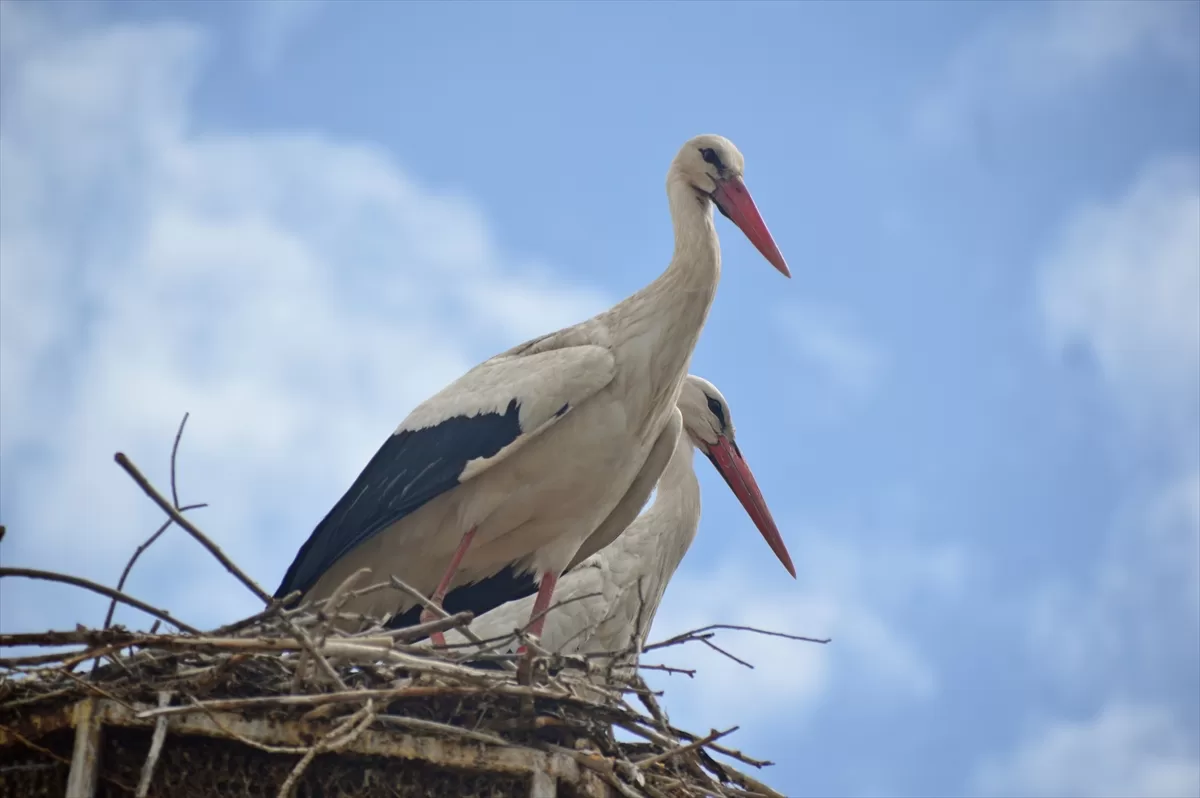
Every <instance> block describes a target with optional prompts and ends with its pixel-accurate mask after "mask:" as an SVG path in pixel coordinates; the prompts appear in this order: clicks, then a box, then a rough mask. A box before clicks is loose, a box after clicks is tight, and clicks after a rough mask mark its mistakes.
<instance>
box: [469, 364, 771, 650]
mask: <svg viewBox="0 0 1200 798" xmlns="http://www.w3.org/2000/svg"><path fill="white" fill-rule="evenodd" d="M676 420H677V421H680V420H681V421H682V427H683V434H681V435H679V436H678V438H677V442H676V445H675V447H674V451H673V455H672V457H671V458H670V462H669V463H668V464H667V466H666V469H665V470H664V471H663V472H662V477H661V479H660V480H659V482H658V495H657V498H656V499H655V501H654V504H653V505H652V506H651V507H650V508H649V509H648V510H646V512H644V513H643V514H642V515H640V516H638V517H637V518H636V520H634V521H633V522H632V523H630V524H629V525H628V527H627V528H626V529H625V530H624V531H623V532H622V533H621V534H620V535H619V536H618V537H617V539H616V540H615V541H614V542H612V543H611V545H608V546H607V547H605V548H603V549H601V550H600V551H598V552H597V553H595V554H593V555H592V556H590V557H588V558H587V559H585V560H583V561H582V562H580V563H579V564H578V565H577V566H574V567H572V568H571V569H570V570H569V571H568V572H567V573H566V574H564V575H563V577H562V579H561V580H559V584H558V589H557V590H556V591H555V597H554V600H555V604H561V605H562V606H559V607H556V608H555V609H554V611H553V612H552V613H550V614H549V615H548V616H547V619H546V623H545V626H544V627H543V629H542V634H541V646H542V647H543V648H545V649H546V650H548V651H551V652H556V653H560V654H588V653H590V654H603V653H615V652H626V651H628V652H631V653H634V654H636V653H637V652H638V651H640V649H641V646H642V644H643V643H644V642H645V636H646V633H647V632H648V631H649V629H650V625H651V623H652V622H653V620H654V615H655V613H656V612H657V610H658V605H659V602H660V601H661V600H662V597H663V594H664V592H665V590H666V587H667V584H668V582H669V581H670V579H671V577H672V576H673V575H674V573H675V570H676V569H677V568H678V567H679V564H680V562H682V560H683V557H684V555H685V554H686V553H687V551H688V548H689V547H690V546H691V544H692V541H693V540H694V539H695V537H696V530H697V527H698V526H699V523H700V484H699V482H698V481H697V479H696V473H695V470H694V469H693V459H694V454H693V453H694V452H695V450H696V449H697V448H699V449H701V450H702V451H703V452H704V453H705V454H706V455H707V456H708V457H710V458H711V459H712V461H713V463H714V465H715V466H716V467H717V469H718V470H719V471H720V472H721V474H722V476H724V477H725V479H726V481H727V482H728V484H729V485H730V487H731V488H733V489H734V492H735V493H736V494H737V495H738V498H739V500H741V501H742V504H743V506H745V508H746V511H747V512H748V513H749V514H750V516H751V517H752V518H753V519H754V521H755V524H756V525H758V526H759V528H760V530H762V531H763V534H764V537H766V538H767V540H768V541H770V540H771V535H770V534H769V532H768V530H769V529H771V530H773V529H774V521H773V520H772V519H771V514H770V512H769V510H768V509H767V506H766V503H765V501H763V499H762V496H761V494H760V493H759V491H758V488H757V486H756V485H755V482H754V479H753V476H752V475H751V474H750V470H749V468H748V467H747V466H746V465H745V462H744V461H743V460H742V459H741V453H740V451H739V450H738V448H737V446H736V443H735V442H734V428H733V419H732V416H731V414H730V413H729V412H728V405H727V404H726V402H725V399H724V397H722V396H721V394H720V392H719V391H717V389H716V388H715V387H714V386H713V385H712V384H711V383H708V382H706V381H705V380H702V379H700V378H699V377H695V376H693V375H689V376H688V378H687V381H686V382H685V383H684V386H683V388H682V390H681V393H680V398H679V413H677V414H676ZM785 565H786V566H787V567H788V569H789V571H790V570H792V569H791V563H790V561H786V560H785ZM447 598H448V599H449V598H450V597H447ZM533 601H534V597H533V596H532V595H526V596H525V597H523V598H520V599H517V600H513V601H509V602H508V603H507V604H504V605H502V606H498V607H496V608H494V609H491V610H490V611H486V612H485V613H484V614H482V615H480V616H479V617H477V618H476V620H475V621H473V622H472V624H471V631H473V632H474V633H475V634H476V635H477V636H478V637H480V638H482V639H484V640H494V639H496V638H500V637H503V636H505V635H508V634H511V633H512V631H513V630H514V629H518V628H522V627H523V626H524V625H525V624H526V622H527V621H528V619H529V617H530V612H531V610H532V606H533ZM458 609H469V610H472V611H475V612H479V610H480V609H482V608H481V607H480V606H473V607H472V606H465V607H464V606H460V607H456V610H458ZM446 641H447V642H448V643H450V644H457V645H463V646H466V645H467V640H466V638H465V637H464V636H463V635H462V634H461V633H459V632H457V631H453V632H448V633H447V634H446Z"/></svg>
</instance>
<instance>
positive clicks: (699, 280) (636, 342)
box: [610, 169, 721, 415]
mask: <svg viewBox="0 0 1200 798" xmlns="http://www.w3.org/2000/svg"><path fill="white" fill-rule="evenodd" d="M667 198H668V200H669V204H670V208H671V221H672V223H673V225H674V228H675V252H674V254H673V255H672V257H671V263H670V265H668V266H667V269H666V271H664V272H663V273H662V274H660V275H659V276H658V278H657V279H655V280H654V281H653V282H652V283H650V284H649V285H647V286H646V287H645V288H643V289H642V290H640V291H638V292H637V293H635V294H634V295H632V296H630V297H629V298H628V299H626V300H625V301H623V302H621V303H619V304H618V305H616V306H615V307H614V308H613V309H612V311H610V312H611V314H612V316H611V318H612V320H613V321H614V322H615V323H614V324H613V325H612V328H613V331H614V344H615V346H616V347H618V348H619V349H621V350H623V354H625V355H626V356H627V357H629V360H628V361H627V362H630V363H637V364H638V366H637V367H635V368H634V370H633V373H632V374H630V375H629V376H630V377H631V378H633V379H635V380H637V381H638V382H640V383H641V384H642V386H643V388H642V392H641V393H642V395H643V396H645V397H646V398H647V399H648V400H649V401H650V402H651V403H652V405H653V406H654V407H655V409H656V410H658V411H659V412H662V411H664V410H665V409H666V408H668V407H671V406H673V405H674V402H675V398H676V390H677V389H678V387H679V385H680V384H681V383H682V380H683V378H684V376H685V375H686V374H687V367H688V363H689V361H690V360H691V355H692V350H693V349H694V348H695V346H696V341H697V340H698V339H699V338H700V331H701V329H703V327H704V322H705V320H706V319H707V318H708V310H709V308H710V307H711V306H712V301H713V297H714V296H715V295H716V291H717V282H718V280H719V279H720V276H721V246H720V242H719V241H718V240H717V231H716V228H715V227H714V226H713V212H712V202H711V201H710V200H709V199H708V198H707V197H703V196H702V195H700V194H699V193H697V191H696V189H695V188H693V187H692V185H691V183H690V182H689V181H688V180H687V179H686V178H684V177H683V176H682V175H681V174H679V173H678V172H676V171H675V170H674V169H672V170H671V172H670V174H668V176H667ZM638 355H640V357H639V356H638ZM651 415H654V414H653V413H652V414H651Z"/></svg>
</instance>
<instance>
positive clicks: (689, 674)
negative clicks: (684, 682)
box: [638, 663, 696, 679]
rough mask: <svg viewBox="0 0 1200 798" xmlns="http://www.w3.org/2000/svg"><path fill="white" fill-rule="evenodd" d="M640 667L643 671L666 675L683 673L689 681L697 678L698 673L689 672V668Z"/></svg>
mask: <svg viewBox="0 0 1200 798" xmlns="http://www.w3.org/2000/svg"><path fill="white" fill-rule="evenodd" d="M638 667H639V668H641V669H642V670H647V671H664V672H666V673H682V674H683V675H684V676H687V677H688V678H689V679H691V678H694V677H695V676H696V671H695V670H694V669H691V670H689V669H688V668H672V667H671V666H670V665H643V664H640V663H639V664H638Z"/></svg>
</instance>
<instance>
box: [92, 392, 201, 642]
mask: <svg viewBox="0 0 1200 798" xmlns="http://www.w3.org/2000/svg"><path fill="white" fill-rule="evenodd" d="M188 415H189V414H188V413H184V414H183V420H182V421H180V422H179V429H177V430H175V442H174V443H173V444H172V445H171V498H172V500H173V503H174V505H175V509H176V510H178V511H179V512H181V513H185V512H187V511H188V510H198V509H200V508H201V507H207V506H208V505H207V504H204V503H201V504H189V505H188V506H187V507H180V506H179V491H178V490H177V489H176V487H175V460H176V458H177V457H178V455H179V442H180V441H181V440H182V439H183V428H184V426H185V425H186V424H187V420H188ZM171 523H172V522H171V520H170V519H168V520H167V521H166V523H164V524H163V525H162V526H160V527H159V528H158V531H157V532H155V533H154V534H153V535H151V536H150V539H149V540H147V541H146V542H145V543H143V544H142V545H140V546H138V547H137V551H135V552H134V553H133V556H132V557H130V558H129V562H128V563H126V565H125V570H124V571H122V572H121V579H120V580H119V581H118V582H117V590H124V589H125V580H126V579H128V578H129V572H130V571H132V570H133V564H134V563H136V562H137V561H138V558H139V557H141V556H142V552H144V551H145V550H146V549H148V548H150V547H151V546H153V545H154V541H156V540H158V539H159V537H161V536H162V534H163V533H164V532H166V531H167V528H168V527H169V526H171ZM116 609H117V602H116V600H114V601H113V602H112V603H111V604H109V605H108V614H107V615H105V616H104V628H105V629H107V628H108V627H109V626H110V625H111V624H112V619H113V613H114V612H115V611H116ZM96 664H97V665H99V664H100V661H99V660H97V661H96Z"/></svg>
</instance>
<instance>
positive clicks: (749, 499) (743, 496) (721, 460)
mask: <svg viewBox="0 0 1200 798" xmlns="http://www.w3.org/2000/svg"><path fill="white" fill-rule="evenodd" d="M707 449H708V451H707V454H708V459H709V460H711V461H712V464H713V465H714V466H716V468H717V471H719V472H720V473H721V476H722V477H724V478H725V484H727V485H729V488H730V490H732V491H733V493H734V495H735V496H737V497H738V501H740V502H741V503H742V507H744V508H746V512H747V513H748V514H749V515H750V518H751V519H752V520H753V521H754V525H755V526H756V527H758V531H759V532H761V533H762V536H763V539H764V540H766V541H767V545H768V546H770V547H771V551H773V552H775V556H776V557H778V558H779V561H780V562H781V563H783V567H784V568H786V569H787V572H788V573H789V574H791V575H792V578H793V579H795V578H796V568H795V566H794V565H792V557H791V555H790V554H788V550H787V546H785V545H783V538H782V537H781V536H780V534H779V529H778V527H776V526H775V519H774V518H772V517H771V511H770V510H768V509H767V502H766V500H765V499H763V495H762V491H760V490H759V489H758V483H757V482H756V481H755V480H754V474H752V473H750V466H748V465H746V461H745V460H744V459H742V453H741V451H739V450H738V448H737V444H735V443H734V442H733V441H731V440H729V439H728V438H726V437H725V436H724V435H720V436H718V437H717V442H716V443H714V444H712V445H711V446H709V447H707Z"/></svg>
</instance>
